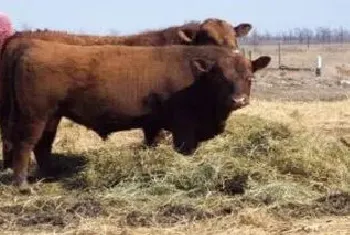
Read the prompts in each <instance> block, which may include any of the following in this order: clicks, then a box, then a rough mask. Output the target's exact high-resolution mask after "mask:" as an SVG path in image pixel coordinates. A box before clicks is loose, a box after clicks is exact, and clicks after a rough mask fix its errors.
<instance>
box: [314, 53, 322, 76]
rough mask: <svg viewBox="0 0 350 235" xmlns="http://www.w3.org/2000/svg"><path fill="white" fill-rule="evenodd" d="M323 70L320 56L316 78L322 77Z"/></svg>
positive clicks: (318, 57)
mask: <svg viewBox="0 0 350 235" xmlns="http://www.w3.org/2000/svg"><path fill="white" fill-rule="evenodd" d="M321 70H322V57H321V56H320V55H319V56H317V67H316V70H315V75H316V77H320V76H321Z"/></svg>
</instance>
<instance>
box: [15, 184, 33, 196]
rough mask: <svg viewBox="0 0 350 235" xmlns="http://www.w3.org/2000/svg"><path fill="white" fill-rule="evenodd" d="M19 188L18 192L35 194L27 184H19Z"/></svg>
mask: <svg viewBox="0 0 350 235" xmlns="http://www.w3.org/2000/svg"><path fill="white" fill-rule="evenodd" d="M18 190H19V193H20V194H22V195H28V196H30V195H34V194H35V191H34V189H33V188H32V187H30V186H29V185H25V186H20V187H19V188H18Z"/></svg>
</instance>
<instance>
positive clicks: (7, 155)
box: [1, 120, 13, 169]
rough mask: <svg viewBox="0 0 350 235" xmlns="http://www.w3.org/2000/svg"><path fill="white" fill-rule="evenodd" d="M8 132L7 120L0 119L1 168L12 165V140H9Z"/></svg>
mask: <svg viewBox="0 0 350 235" xmlns="http://www.w3.org/2000/svg"><path fill="white" fill-rule="evenodd" d="M9 136H10V133H9V132H8V121H7V120H2V121H1V142H2V159H3V169H7V168H11V167H12V154H11V153H12V150H13V146H12V142H11V140H10V137H9Z"/></svg>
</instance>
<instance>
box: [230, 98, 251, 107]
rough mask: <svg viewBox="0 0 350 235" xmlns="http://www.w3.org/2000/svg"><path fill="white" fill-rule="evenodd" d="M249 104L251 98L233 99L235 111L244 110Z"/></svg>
mask: <svg viewBox="0 0 350 235" xmlns="http://www.w3.org/2000/svg"><path fill="white" fill-rule="evenodd" d="M248 104H249V98H248V97H247V96H240V97H232V109H233V110H237V109H241V108H244V107H245V106H247V105H248Z"/></svg>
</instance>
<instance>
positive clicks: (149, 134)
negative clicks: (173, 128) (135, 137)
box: [142, 124, 162, 147]
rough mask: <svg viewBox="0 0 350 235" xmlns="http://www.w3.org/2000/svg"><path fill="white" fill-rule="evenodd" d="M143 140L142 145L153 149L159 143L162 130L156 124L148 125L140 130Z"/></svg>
mask: <svg viewBox="0 0 350 235" xmlns="http://www.w3.org/2000/svg"><path fill="white" fill-rule="evenodd" d="M142 131H143V135H144V140H143V143H144V144H145V145H147V146H149V147H155V146H157V145H158V143H159V141H160V138H159V136H160V133H161V131H162V128H161V127H160V126H159V125H158V124H148V125H146V126H144V127H143V128H142Z"/></svg>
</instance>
